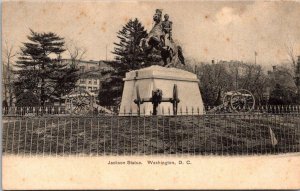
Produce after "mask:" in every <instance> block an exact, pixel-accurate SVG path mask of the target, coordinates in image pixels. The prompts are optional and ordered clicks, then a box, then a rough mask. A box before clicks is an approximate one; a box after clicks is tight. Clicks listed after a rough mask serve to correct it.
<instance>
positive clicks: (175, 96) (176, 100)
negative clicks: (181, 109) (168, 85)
mask: <svg viewBox="0 0 300 191" xmlns="http://www.w3.org/2000/svg"><path fill="white" fill-rule="evenodd" d="M179 102H180V100H179V98H178V89H177V85H176V84H174V87H173V99H172V103H173V114H174V115H177V111H178V103H179Z"/></svg>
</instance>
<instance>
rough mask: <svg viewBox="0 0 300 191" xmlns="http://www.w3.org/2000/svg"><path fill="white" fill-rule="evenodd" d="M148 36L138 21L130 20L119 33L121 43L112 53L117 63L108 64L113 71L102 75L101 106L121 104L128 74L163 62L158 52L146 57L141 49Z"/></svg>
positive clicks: (116, 44)
mask: <svg viewBox="0 0 300 191" xmlns="http://www.w3.org/2000/svg"><path fill="white" fill-rule="evenodd" d="M147 35H148V34H147V31H146V30H145V29H144V27H143V26H142V24H141V23H140V22H139V20H138V19H134V20H132V19H131V20H129V22H128V23H127V24H126V25H125V26H123V28H122V30H120V31H119V32H117V37H118V39H119V40H120V42H118V43H114V44H115V46H116V47H115V49H114V51H113V52H112V53H113V54H115V55H116V56H115V61H112V62H107V64H108V65H110V66H111V67H112V68H113V69H112V70H111V71H104V72H103V73H102V75H103V76H105V77H103V79H102V83H101V88H100V92H99V100H100V104H101V105H118V104H119V103H120V101H121V96H122V91H123V85H124V82H123V78H124V77H125V73H126V72H128V71H130V70H136V69H140V68H143V67H147V66H150V65H152V64H155V63H158V62H160V61H161V56H160V54H159V52H158V51H156V50H153V52H152V54H148V55H146V54H145V53H144V52H143V51H142V50H141V49H140V47H139V44H140V42H141V39H142V38H146V37H147Z"/></svg>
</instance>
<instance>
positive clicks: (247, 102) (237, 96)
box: [230, 89, 255, 112]
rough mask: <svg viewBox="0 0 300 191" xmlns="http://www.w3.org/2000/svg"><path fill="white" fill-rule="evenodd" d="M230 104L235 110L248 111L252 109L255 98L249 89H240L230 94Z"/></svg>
mask: <svg viewBox="0 0 300 191" xmlns="http://www.w3.org/2000/svg"><path fill="white" fill-rule="evenodd" d="M230 105H231V109H233V110H234V111H235V112H250V111H252V110H253V109H254V106H255V98H254V96H253V94H252V93H251V92H250V91H248V90H245V89H240V90H237V91H235V92H233V94H232V95H231V98H230Z"/></svg>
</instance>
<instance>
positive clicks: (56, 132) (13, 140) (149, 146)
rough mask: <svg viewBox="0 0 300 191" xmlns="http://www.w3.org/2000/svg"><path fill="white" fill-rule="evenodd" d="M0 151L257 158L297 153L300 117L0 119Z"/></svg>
mask: <svg viewBox="0 0 300 191" xmlns="http://www.w3.org/2000/svg"><path fill="white" fill-rule="evenodd" d="M2 141H3V142H2V145H3V153H4V155H6V154H15V155H21V156H23V155H24V156H28V155H29V156H37V155H43V156H45V155H46V156H47V155H51V156H52V155H54V156H69V155H76V156H79V155H90V156H97V155H258V154H278V153H290V152H300V114H299V113H285V114H269V113H265V114H254V113H252V114H235V115H233V114H213V115H189V116H187V115H182V116H141V117H138V116H97V117H95V116H94V117H93V116H91V117H84V116H80V117H79V116H69V117H59V116H48V117H47V116H43V117H25V118H24V117H4V118H3V139H2Z"/></svg>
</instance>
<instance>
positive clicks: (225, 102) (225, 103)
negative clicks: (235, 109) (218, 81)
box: [223, 92, 232, 108]
mask: <svg viewBox="0 0 300 191" xmlns="http://www.w3.org/2000/svg"><path fill="white" fill-rule="evenodd" d="M230 93H232V92H230ZM230 99H231V95H228V94H225V96H224V97H223V106H224V107H226V108H228V106H229V105H230Z"/></svg>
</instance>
